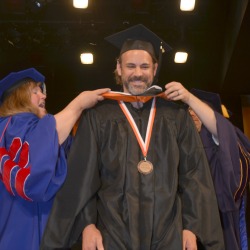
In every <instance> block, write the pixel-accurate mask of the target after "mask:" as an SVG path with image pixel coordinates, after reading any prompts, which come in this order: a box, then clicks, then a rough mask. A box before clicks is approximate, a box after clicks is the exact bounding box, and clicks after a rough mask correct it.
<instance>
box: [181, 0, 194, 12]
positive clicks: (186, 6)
mask: <svg viewBox="0 0 250 250" xmlns="http://www.w3.org/2000/svg"><path fill="white" fill-rule="evenodd" d="M194 6H195V0H181V4H180V9H181V10H182V11H192V10H194Z"/></svg>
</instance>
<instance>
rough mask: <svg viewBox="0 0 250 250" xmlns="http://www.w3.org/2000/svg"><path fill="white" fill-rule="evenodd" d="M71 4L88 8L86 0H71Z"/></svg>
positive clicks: (80, 7) (79, 7)
mask: <svg viewBox="0 0 250 250" xmlns="http://www.w3.org/2000/svg"><path fill="white" fill-rule="evenodd" d="M73 6H74V7H75V8H78V9H86V8H88V0H73Z"/></svg>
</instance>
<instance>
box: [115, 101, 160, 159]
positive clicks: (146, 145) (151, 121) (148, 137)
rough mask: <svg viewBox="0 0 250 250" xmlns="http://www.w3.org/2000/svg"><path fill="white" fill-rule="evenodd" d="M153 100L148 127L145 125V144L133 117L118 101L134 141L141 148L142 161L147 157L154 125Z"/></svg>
mask: <svg viewBox="0 0 250 250" xmlns="http://www.w3.org/2000/svg"><path fill="white" fill-rule="evenodd" d="M155 100H156V98H155V97H153V101H152V105H151V109H150V114H149V118H148V125H147V132H146V138H145V142H144V141H143V139H142V137H141V134H140V131H139V129H138V127H137V125H136V123H135V121H134V118H133V116H132V115H131V113H130V112H129V110H128V108H127V107H126V105H125V104H124V102H123V101H118V103H119V105H120V108H121V109H122V111H123V113H124V114H125V116H126V118H127V120H128V122H129V124H130V126H131V128H132V129H133V131H134V134H135V137H136V139H137V141H138V143H139V145H140V147H141V151H142V153H143V156H144V159H146V157H147V153H148V148H149V143H150V140H151V135H152V130H153V124H154V119H155V113H156V105H155Z"/></svg>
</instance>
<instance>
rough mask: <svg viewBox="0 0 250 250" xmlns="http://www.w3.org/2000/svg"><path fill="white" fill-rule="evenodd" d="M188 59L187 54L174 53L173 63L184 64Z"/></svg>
mask: <svg viewBox="0 0 250 250" xmlns="http://www.w3.org/2000/svg"><path fill="white" fill-rule="evenodd" d="M187 58H188V53H187V52H182V51H178V52H176V53H175V57H174V62H175V63H185V62H186V61H187Z"/></svg>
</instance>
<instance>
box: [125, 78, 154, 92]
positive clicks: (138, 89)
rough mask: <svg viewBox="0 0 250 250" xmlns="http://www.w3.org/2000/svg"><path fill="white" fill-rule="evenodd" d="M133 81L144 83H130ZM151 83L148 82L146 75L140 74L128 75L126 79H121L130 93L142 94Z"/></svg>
mask: <svg viewBox="0 0 250 250" xmlns="http://www.w3.org/2000/svg"><path fill="white" fill-rule="evenodd" d="M135 81H140V82H143V83H144V85H141V86H133V85H132V84H131V83H132V82H135ZM151 84H152V82H149V81H148V78H147V77H142V76H139V77H137V76H133V77H129V78H128V79H127V80H124V79H123V85H124V86H125V88H126V89H127V90H128V92H129V93H130V94H132V95H139V94H142V93H143V92H145V91H146V90H147V89H148V88H149V87H150V86H151Z"/></svg>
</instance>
